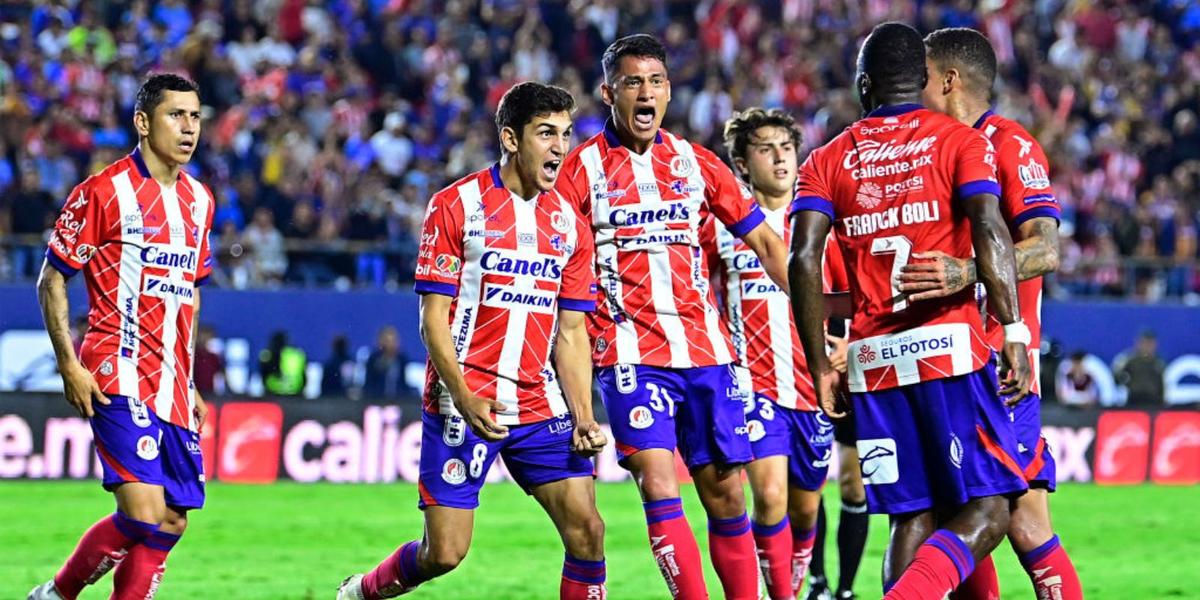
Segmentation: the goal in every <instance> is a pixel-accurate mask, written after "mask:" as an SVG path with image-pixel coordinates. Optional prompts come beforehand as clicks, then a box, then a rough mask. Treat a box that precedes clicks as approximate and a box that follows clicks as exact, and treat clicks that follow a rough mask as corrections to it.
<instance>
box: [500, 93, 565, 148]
mask: <svg viewBox="0 0 1200 600" xmlns="http://www.w3.org/2000/svg"><path fill="white" fill-rule="evenodd" d="M573 110H575V98H572V97H571V93H570V92H568V91H567V90H564V89H562V88H560V87H558V86H555V85H546V84H544V83H536V82H533V81H526V82H524V83H518V84H517V85H514V86H512V87H511V88H509V90H508V91H507V92H504V97H503V98H500V107H499V108H497V109H496V131H500V130H503V129H504V128H505V127H511V128H512V130H513V131H515V132H516V133H517V138H518V139H520V137H521V131H522V130H524V129H525V126H526V125H528V124H529V122H530V121H532V120H533V118H534V117H536V116H538V115H548V114H551V113H557V112H567V113H569V112H571V111H573Z"/></svg>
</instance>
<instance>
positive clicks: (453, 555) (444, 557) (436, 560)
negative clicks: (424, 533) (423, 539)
mask: <svg viewBox="0 0 1200 600" xmlns="http://www.w3.org/2000/svg"><path fill="white" fill-rule="evenodd" d="M466 557H467V547H466V546H463V547H461V548H460V547H454V546H441V547H430V548H429V549H428V550H427V554H426V557H425V561H424V562H425V564H424V565H422V566H423V567H424V571H425V572H426V574H428V575H429V576H430V577H437V576H438V575H444V574H446V573H449V572H450V571H453V570H454V569H455V568H457V567H458V565H459V564H461V563H462V561H463V559H464V558H466Z"/></svg>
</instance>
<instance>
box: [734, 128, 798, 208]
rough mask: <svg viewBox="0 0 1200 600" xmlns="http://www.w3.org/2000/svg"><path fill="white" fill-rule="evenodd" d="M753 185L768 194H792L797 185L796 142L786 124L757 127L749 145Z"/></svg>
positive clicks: (750, 173) (747, 169)
mask: <svg viewBox="0 0 1200 600" xmlns="http://www.w3.org/2000/svg"><path fill="white" fill-rule="evenodd" d="M745 161H746V162H745V168H746V171H747V172H748V173H749V179H750V185H751V186H752V187H754V188H755V189H757V190H760V191H762V192H765V193H767V194H768V195H772V196H778V195H782V194H791V193H792V191H793V190H794V186H795V185H796V161H797V159H796V145H795V144H794V143H792V136H791V135H789V134H788V130H787V129H784V128H783V127H777V126H766V127H759V128H758V129H755V130H754V131H753V132H752V133H751V134H750V143H749V144H747V145H746V158H745Z"/></svg>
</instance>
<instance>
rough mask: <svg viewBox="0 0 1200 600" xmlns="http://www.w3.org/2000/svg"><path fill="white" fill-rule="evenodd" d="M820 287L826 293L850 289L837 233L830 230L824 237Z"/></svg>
mask: <svg viewBox="0 0 1200 600" xmlns="http://www.w3.org/2000/svg"><path fill="white" fill-rule="evenodd" d="M821 273H822V281H821V283H822V287H823V288H824V290H822V291H824V292H825V293H826V294H837V293H841V292H847V291H850V278H849V277H847V275H846V259H845V258H844V257H843V256H842V248H841V246H839V245H838V242H837V235H836V234H834V233H833V232H832V231H831V232H830V233H829V235H828V236H826V238H825V268H824V269H822V270H821Z"/></svg>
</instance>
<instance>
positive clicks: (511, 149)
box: [500, 127, 521, 154]
mask: <svg viewBox="0 0 1200 600" xmlns="http://www.w3.org/2000/svg"><path fill="white" fill-rule="evenodd" d="M520 144H521V140H520V138H519V137H517V132H516V130H514V129H513V128H512V127H505V128H503V129H501V130H500V145H501V146H502V147H503V148H504V150H505V151H507V152H508V153H509V154H516V153H517V148H518V147H519V146H520Z"/></svg>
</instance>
